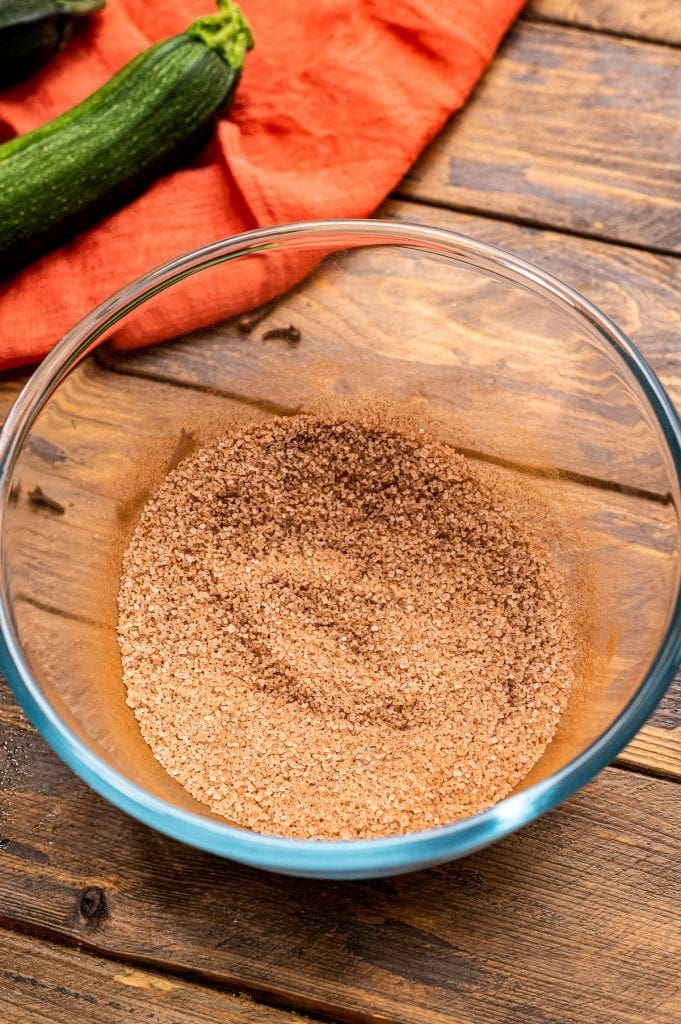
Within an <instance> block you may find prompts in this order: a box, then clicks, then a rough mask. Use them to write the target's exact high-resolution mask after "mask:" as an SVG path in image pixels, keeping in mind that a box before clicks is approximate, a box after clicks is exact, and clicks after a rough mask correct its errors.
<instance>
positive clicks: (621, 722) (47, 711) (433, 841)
mask: <svg viewBox="0 0 681 1024" xmlns="http://www.w3.org/2000/svg"><path fill="white" fill-rule="evenodd" d="M315 235H316V236H319V235H323V236H325V237H328V238H329V239H332V240H334V241H338V242H339V243H342V241H343V239H346V240H347V239H348V238H349V237H350V236H352V235H354V236H357V237H358V238H360V239H361V240H362V241H360V242H357V243H356V245H358V246H359V245H392V246H395V245H401V246H402V247H405V248H420V249H425V250H427V251H430V252H437V253H438V254H440V255H445V256H450V257H458V258H459V260H463V261H467V262H469V263H470V262H472V263H480V262H481V261H482V262H484V263H486V264H488V265H491V266H492V267H494V268H497V270H500V269H501V268H503V269H504V270H505V271H506V275H505V276H507V277H512V278H513V279H514V280H517V279H518V278H519V279H520V282H521V283H524V285H525V286H526V287H529V286H532V288H533V290H534V291H537V289H538V290H540V291H541V292H542V293H543V294H544V295H545V297H546V294H547V293H548V295H549V296H550V297H552V299H553V300H554V301H558V302H559V303H560V304H561V305H563V306H568V307H569V308H570V309H571V310H572V313H573V316H575V317H581V318H582V319H585V320H587V321H588V323H589V324H590V326H591V328H592V329H595V330H596V331H597V332H598V333H599V334H600V335H601V337H602V338H603V339H604V340H605V341H606V342H607V343H608V345H609V346H610V348H611V349H612V350H613V352H614V355H615V358H616V359H617V358H618V359H619V360H621V361H622V362H623V363H624V364H625V365H626V367H627V369H628V370H629V371H630V373H631V375H632V376H633V377H634V379H635V381H636V382H637V383H638V385H639V387H640V388H641V390H642V392H643V395H644V397H645V400H646V402H647V403H648V405H649V407H650V410H651V411H652V412H653V414H654V417H655V420H656V422H657V424H658V426H659V427H660V429H661V433H662V438H663V440H664V443H665V444H666V446H667V449H668V454H669V456H670V459H671V466H673V471H674V473H675V475H676V482H677V485H678V486H679V487H680V488H681V421H680V419H679V416H678V414H677V412H676V410H675V408H674V406H673V405H672V402H671V400H670V398H669V397H668V395H667V393H666V391H665V390H664V388H663V386H662V384H661V383H660V381H659V380H658V378H657V376H656V374H655V373H654V371H653V370H652V368H651V367H650V366H649V365H648V363H647V361H646V360H645V359H644V357H643V356H642V355H641V353H640V352H639V351H638V349H637V348H636V347H635V346H634V344H633V343H632V342H631V341H630V340H629V339H628V338H627V337H626V336H625V335H624V333H623V332H622V331H621V330H620V329H619V328H618V327H617V326H616V325H615V323H614V322H613V321H612V320H611V319H610V318H609V317H608V316H606V315H605V314H604V313H603V312H601V310H600V309H598V307H596V306H595V305H594V304H593V303H591V302H590V301H589V300H588V299H586V298H585V297H584V296H583V295H581V293H579V292H577V291H576V290H575V289H573V288H571V287H570V286H569V285H567V284H564V283H563V282H562V281H560V280H559V279H558V278H556V277H554V276H553V275H552V274H549V273H547V272H546V271H544V270H542V269H541V268H540V267H538V266H536V265H535V264H533V263H531V262H529V261H527V260H524V259H522V258H520V257H518V256H515V255H514V254H512V253H510V252H507V251H506V250H504V249H500V248H498V247H496V246H493V245H490V244H488V243H486V242H480V241H476V240H474V239H472V238H468V237H467V236H465V235H461V234H459V233H457V232H453V231H449V230H446V229H443V228H433V227H427V226H424V225H421V224H417V223H413V222H410V221H401V220H400V221H384V220H381V219H371V220H348V219H346V220H328V221H300V222H295V223H292V224H285V225H280V226H276V227H271V228H259V229H257V230H253V231H248V232H244V233H242V234H239V235H234V236H231V237H229V238H226V239H221V240H218V241H216V242H213V243H211V244H209V245H206V246H202V247H200V248H198V249H195V250H192V251H191V252H188V253H185V254H183V255H181V256H179V257H177V258H175V259H172V260H169V261H167V262H165V263H163V264H161V265H160V266H158V267H156V268H155V269H153V270H151V271H150V272H148V273H147V274H144V275H142V276H141V277H139V278H137V279H136V280H134V281H133V282H131V283H130V284H128V285H126V286H124V287H123V288H121V289H119V290H118V291H116V292H115V293H114V294H113V295H111V296H110V297H109V298H108V299H106V300H105V301H104V302H102V303H100V304H99V305H98V306H97V307H95V309H94V310H92V312H90V313H89V314H88V315H87V316H85V317H84V318H83V319H82V320H80V321H79V322H78V323H77V324H76V325H75V326H74V327H73V328H72V329H71V330H70V331H69V332H68V333H67V334H66V335H65V336H64V337H63V339H62V340H61V341H60V342H59V343H58V344H57V345H56V346H55V348H54V349H52V351H51V352H50V353H49V355H48V356H46V358H45V359H44V360H43V362H42V363H41V364H40V366H39V367H38V368H37V369H36V370H35V372H34V373H33V375H32V376H31V377H30V379H29V381H28V382H27V384H26V385H25V387H24V388H23V390H22V391H21V393H20V395H19V396H18V398H17V400H16V402H15V403H14V405H13V407H12V409H11V410H10V413H9V415H8V417H7V419H6V421H5V424H4V426H3V428H2V431H0V537H1V536H2V532H3V530H4V516H5V513H6V509H7V503H8V499H9V484H10V479H11V475H12V471H13V467H14V463H15V462H16V459H17V457H18V455H19V453H20V451H21V450H22V448H23V444H24V441H25V439H26V436H27V434H28V432H29V430H30V428H31V426H32V424H33V422H34V420H35V418H36V417H37V415H38V414H39V412H40V410H41V409H42V407H43V405H44V404H45V403H46V402H47V400H48V399H49V397H50V396H51V395H52V394H53V393H54V391H55V390H56V389H57V387H58V386H59V384H60V383H61V381H62V380H63V379H65V377H66V376H68V374H69V373H70V371H71V370H72V369H73V368H74V367H75V366H76V365H77V363H78V362H80V361H81V359H83V358H85V356H86V355H87V354H88V352H89V351H91V350H92V349H93V348H95V347H96V346H97V344H98V343H99V339H100V338H101V335H102V334H103V333H104V332H105V331H106V330H107V329H108V327H109V326H111V324H113V323H115V322H116V321H117V320H119V319H121V318H122V317H123V316H125V315H126V314H127V313H128V312H130V311H131V310H132V309H134V308H136V306H138V305H141V304H142V302H144V301H145V300H146V299H148V298H150V297H151V296H153V295H154V294H156V292H158V291H160V290H163V289H164V288H165V287H168V286H170V285H172V284H173V283H176V282H177V281H179V280H182V279H183V278H185V277H187V276H189V275H190V274H193V273H196V272H197V271H200V270H202V269H206V268H208V267H210V266H212V265H215V264H218V263H222V262H225V261H227V260H229V259H233V258H235V257H237V256H240V255H245V254H246V253H247V252H253V251H258V250H259V249H265V248H268V247H269V246H270V244H273V245H276V243H277V242H281V241H286V240H287V239H292V238H294V239H295V238H302V239H306V238H307V239H310V237H311V236H315ZM338 248H341V245H340V244H339V246H338ZM502 276H503V274H502ZM7 571H8V567H7V560H6V558H5V557H4V546H2V550H1V551H0V668H2V670H3V672H4V674H5V676H6V678H7V680H8V682H9V685H10V687H11V689H12V690H13V692H14V694H15V696H16V698H17V700H18V702H19V704H20V705H21V706H22V707H23V709H24V710H25V712H26V714H27V715H28V717H29V719H30V720H31V722H32V723H33V725H34V726H35V727H36V728H37V730H38V731H39V732H40V733H41V735H42V736H43V737H44V739H45V740H46V741H47V742H48V744H49V745H50V746H51V747H52V748H53V750H54V751H55V752H56V753H57V754H58V755H59V756H60V757H61V759H62V760H63V761H65V762H66V764H67V765H69V767H70V768H71V769H72V770H73V771H74V772H75V773H76V774H77V775H79V776H80V777H81V778H82V779H83V780H84V781H85V782H86V783H87V784H88V785H89V786H91V787H92V788H93V789H94V790H96V791H97V792H98V793H100V794H101V795H102V796H104V797H105V798H106V799H107V800H109V801H110V802H111V803H112V804H114V805H115V806H117V807H118V808H120V809H121V810H123V811H125V812H126V813H128V814H130V815H131V816H132V817H134V818H137V819H138V820H139V821H141V822H143V823H144V824H146V825H149V826H151V827H153V828H155V829H157V830H158V831H160V832H163V833H165V834H166V835H169V836H171V837H172V838H174V839H178V840H181V841H183V842H185V843H189V844H190V845H193V846H196V847H198V848H200V849H203V850H206V851H208V852H211V853H215V854H218V855H221V856H223V857H227V858H229V859H232V860H237V861H241V862H243V863H247V864H250V865H253V866H257V867H261V868H267V869H269V870H273V871H278V872H282V873H288V874H300V875H308V876H314V877H320V878H360V877H371V876H379V875H386V874H394V873H398V872H400V871H410V870H416V869H418V868H422V867H427V866H429V865H433V864H436V863H440V862H443V861H446V860H451V859H454V858H458V857H462V856H465V855H467V854H469V853H472V852H474V851H475V850H477V849H480V848H481V847H483V846H486V845H488V844H489V843H491V842H493V841H495V840H497V839H500V838H502V837H503V836H506V835H508V834H509V833H511V832H513V831H515V830H516V829H518V828H520V827H521V826H522V825H525V824H527V823H528V822H530V821H532V820H533V819H535V818H536V817H538V816H539V815H540V814H542V813H543V812H544V811H547V810H549V809H550V808H552V807H554V806H555V805H556V804H558V803H559V802H561V801H562V800H564V799H565V798H567V797H568V796H570V795H572V794H573V793H574V792H575V791H576V790H577V789H579V788H580V787H581V786H582V785H584V784H585V783H586V782H587V781H589V779H591V778H592V777H593V776H594V775H595V774H596V773H597V772H598V771H600V769H601V768H603V767H605V766H606V765H607V764H609V763H610V761H612V759H613V758H614V757H615V756H616V754H617V753H618V752H619V751H620V750H621V749H622V748H623V747H624V746H625V745H626V744H627V743H628V742H629V741H630V740H631V739H632V738H633V736H634V735H635V734H636V732H637V731H638V730H639V728H640V727H641V725H642V724H643V723H644V721H645V720H646V719H647V718H648V716H649V715H650V714H651V712H652V711H653V709H654V707H655V706H656V704H657V703H658V701H659V700H660V699H661V697H662V696H663V694H664V692H665V691H666V689H667V688H668V686H669V685H670V683H671V681H672V679H673V677H674V674H675V671H676V669H677V667H678V665H679V663H680V662H681V582H680V581H679V580H678V579H677V584H676V594H675V599H674V606H673V610H672V612H671V615H670V617H669V622H668V625H667V629H666V631H665V634H664V636H663V638H662V640H661V642H660V645H659V648H658V650H657V653H656V655H655V657H654V658H653V661H652V663H651V665H650V667H649V669H648V671H647V673H646V674H645V676H644V678H643V679H642V680H641V683H640V685H639V687H638V688H637V690H636V692H635V693H634V694H633V696H632V697H631V699H630V700H629V702H628V703H627V705H626V706H625V707H624V708H623V709H622V710H621V711H620V713H619V714H618V715H617V717H616V718H615V719H614V720H613V721H612V722H611V723H610V725H609V726H608V727H607V728H606V729H605V730H604V731H603V732H602V733H601V734H600V735H599V736H598V737H597V738H596V739H595V740H594V741H593V742H592V743H591V744H590V746H589V747H587V749H586V750H584V751H582V752H581V753H580V754H579V755H578V756H577V757H575V758H573V759H572V760H571V761H569V762H568V763H567V764H565V765H563V766H562V767H561V768H559V769H558V770H557V771H556V772H554V773H553V774H551V775H549V776H548V777H547V778H545V779H542V780H540V781H539V782H536V783H534V784H533V785H531V786H530V787H528V788H527V789H525V790H523V791H521V792H519V793H515V794H512V795H511V796H508V797H506V798H505V799H503V800H501V801H499V803H497V804H494V805H493V806H492V807H490V808H488V809H487V810H485V811H482V812H480V813H479V814H476V815H473V816H471V817H468V818H464V819H461V820H459V821H455V822H452V823H450V824H447V825H442V826H438V827H437V828H433V829H427V830H422V831H417V832H409V833H406V834H403V835H399V836H388V837H384V838H378V839H351V840H310V839H289V838H285V837H282V836H273V835H268V834H266V833H259V832H252V831H250V830H247V829H242V828H239V827H237V826H234V825H230V824H228V823H227V822H224V823H223V822H220V821H218V820H216V819H213V818H207V817H203V816H201V815H199V814H195V813H193V812H190V811H185V810H182V809H181V808H178V807H175V806H174V805H173V804H171V803H169V802H167V801H165V800H163V799H162V798H160V797H157V796H154V795H152V794H151V793H149V792H147V790H145V789H143V788H142V787H141V786H138V785H137V784H136V783H133V782H131V781H130V780H129V779H128V778H126V777H125V776H123V775H122V774H120V773H119V772H117V771H116V770H114V769H113V768H111V767H110V766H109V765H107V764H106V762H104V761H103V760H102V759H101V758H99V757H98V756H97V755H96V754H94V753H92V751H90V750H89V749H88V748H87V746H86V745H85V744H84V743H83V742H82V741H81V740H79V739H78V738H77V737H76V736H75V735H74V734H73V733H72V732H71V730H70V729H69V728H68V727H67V726H66V725H65V723H64V722H63V721H62V719H61V718H60V716H59V715H58V714H57V712H56V711H55V710H54V709H53V707H52V706H51V704H50V703H49V701H48V700H47V699H46V698H45V696H44V695H43V693H42V691H41V689H40V686H39V684H38V682H37V680H36V679H34V678H33V676H32V674H31V672H30V669H29V667H28V665H27V663H26V660H25V659H24V656H23V652H22V648H21V642H20V639H19V635H18V630H17V628H16V623H15V620H14V615H13V611H12V607H11V601H10V598H9V593H10V592H9V586H8V578H7Z"/></svg>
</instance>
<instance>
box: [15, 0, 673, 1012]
mask: <svg viewBox="0 0 681 1024" xmlns="http://www.w3.org/2000/svg"><path fill="white" fill-rule="evenodd" d="M679 43H681V17H680V11H679V6H678V4H677V3H669V2H662V0H654V2H651V3H644V2H643V0H622V2H620V3H615V2H614V0H532V2H531V3H530V5H529V7H528V8H527V10H526V11H525V13H524V15H523V17H522V18H521V19H520V21H519V22H518V24H517V26H516V27H515V28H514V30H513V31H512V33H511V34H510V36H509V38H508V39H507V41H506V42H505V44H504V46H503V48H502V51H501V54H500V57H499V59H498V60H497V61H496V62H495V64H494V65H493V66H492V68H491V69H490V71H489V72H488V74H487V75H486V77H485V79H484V81H483V82H482V83H481V85H480V87H479V89H478V90H477V91H476V94H475V95H474V97H473V99H472V101H471V103H470V104H469V105H468V107H467V108H466V109H465V111H464V112H462V114H460V115H459V116H458V117H455V118H454V119H453V120H452V122H451V123H450V124H449V125H448V126H447V127H446V128H445V130H444V131H443V133H442V134H441V135H440V137H439V138H438V139H437V140H436V141H435V143H434V144H433V145H432V147H431V148H430V149H429V150H428V152H427V153H426V154H425V155H424V156H423V157H422V158H421V160H420V161H418V162H417V164H416V166H415V167H414V169H413V170H412V172H411V173H410V174H409V175H408V176H407V177H406V179H405V181H404V182H403V183H402V185H401V186H400V189H399V190H398V192H399V195H400V196H401V200H393V201H392V202H391V203H389V204H388V205H387V206H386V208H385V209H384V210H383V211H382V212H383V213H384V214H385V215H387V216H390V217H397V218H405V219H409V220H421V221H424V222H427V223H431V224H436V225H439V226H442V227H449V228H452V229H453V230H458V231H462V232H464V233H466V234H471V235H473V236H476V237H479V238H481V239H484V240H487V241H490V242H493V243H494V244H497V245H501V246H503V247H505V248H508V249H510V250H512V251H514V252H517V253H518V254H520V255H522V256H525V257H526V258H528V259H531V260H534V261H535V262H537V263H539V264H540V265H542V266H544V267H546V268H547V269H548V270H550V271H552V272H553V273H555V274H557V275H558V276H559V277H561V278H563V279H564V280H566V281H568V282H569V283H571V284H573V285H575V286H576V287H577V288H579V289H580V290H582V291H584V292H585V293H587V294H588V295H589V296H590V297H591V298H593V299H594V300H595V301H596V302H597V303H598V304H599V305H600V306H601V307H602V308H603V309H605V310H606V312H608V313H610V314H611V315H612V316H613V317H614V319H615V320H616V321H617V322H618V323H619V324H620V325H621V326H622V327H623V328H624V330H625V331H627V333H628V334H629V335H630V336H631V337H632V338H633V340H634V341H635V342H636V343H637V344H638V345H639V347H640V348H641V350H642V351H643V352H644V354H645V355H646V357H647V358H648V359H649V361H650V362H651V364H652V365H653V367H654V368H655V369H656V371H657V372H658V374H659V376H660V377H661V379H662V380H663V382H664V383H665V385H666V386H667V388H668V389H669V392H670V394H671V395H672V397H673V398H674V400H675V401H676V402H677V403H681V343H680V342H679V337H680V333H679V332H680V321H679V301H678V296H679V292H680V285H681V260H680V259H679V257H678V256H677V255H676V254H678V253H679V252H681V244H680V242H679V239H681V177H680V176H679V167H680V166H681V128H680V125H681V116H680V115H681V50H679V49H678V44H679ZM405 199H407V200H408V201H405ZM154 358H155V357H154V356H150V357H149V361H148V363H147V371H145V372H149V373H154V374H156V375H158V373H159V372H161V373H168V372H169V371H168V369H167V367H168V364H167V363H166V364H165V369H163V367H159V366H158V365H156V366H154V364H153V360H154ZM139 367H140V364H139V363H138V364H137V366H136V368H135V373H139V372H140V369H139ZM131 369H132V367H128V369H127V370H126V367H125V363H124V361H119V362H118V365H117V367H116V370H117V372H121V371H122V372H124V373H125V372H128V373H129V372H130V370H131ZM189 372H191V367H190V366H188V364H187V363H186V361H185V363H184V364H181V361H180V362H179V363H178V361H177V360H176V361H175V362H174V364H173V368H172V371H170V376H171V377H174V378H175V379H178V378H179V379H184V378H183V375H184V377H185V378H186V375H187V373H189ZM21 382H22V378H21V376H19V375H15V376H14V377H12V378H9V379H6V380H3V381H0V417H1V416H2V415H4V413H5V412H6V410H7V408H8V407H9V404H10V403H11V401H12V400H13V398H14V396H15V395H16V393H17V392H18V389H19V387H20V385H21ZM169 383H170V380H169ZM126 386H129V388H130V389H131V391H130V393H131V394H132V393H136V392H135V389H136V388H138V387H139V389H140V392H139V393H140V394H142V390H141V389H142V386H143V381H142V380H141V379H139V378H138V382H137V384H136V383H135V380H134V379H133V378H132V377H130V379H129V384H126ZM162 412H163V411H162V410H160V411H159V412H158V415H162ZM91 429H96V426H95V425H92V428H91ZM43 461H44V463H45V465H44V472H45V479H46V480H48V481H49V480H51V479H54V481H55V484H56V485H57V486H58V481H59V473H58V469H59V467H58V466H57V472H54V473H53V476H50V473H51V472H52V470H51V468H50V464H49V459H46V460H43ZM76 471H77V472H80V473H81V474H82V481H81V483H82V485H83V493H86V491H87V488H86V486H85V485H86V484H87V473H88V467H87V465H81V466H80V467H79V469H78V468H77V470H76ZM114 480H115V476H114V474H113V472H111V473H109V474H108V475H107V473H105V474H104V476H102V477H101V479H100V485H101V486H100V488H99V492H97V491H96V490H95V492H91V493H90V494H89V497H87V499H84V501H85V504H84V506H83V509H84V513H85V514H87V510H88V508H90V509H94V508H95V507H96V503H97V501H106V500H115V494H114V493H113V490H114V489H113V482H114ZM75 482H76V484H78V480H76V481H75ZM107 488H108V490H107ZM629 500H630V501H631V503H632V509H633V508H634V507H635V499H633V498H632V499H629ZM87 502H90V503H91V504H87ZM633 514H634V513H633V512H632V511H628V512H627V515H629V516H631V515H633ZM38 555H40V551H38ZM40 557H42V556H40ZM37 561H38V562H39V561H40V558H38V559H37ZM46 614H51V613H49V612H46ZM617 765H618V766H619V767H613V768H610V769H607V770H606V771H604V772H603V773H602V774H601V775H600V776H599V777H598V779H597V780H595V781H594V782H593V783H591V784H590V785H589V786H587V787H586V788H585V789H584V790H582V791H581V792H580V793H579V794H577V795H576V796H575V797H573V798H572V799H571V800H569V801H568V802H567V803H566V804H564V805H563V806H562V807H560V808H558V809H556V810H555V811H553V812H552V813H550V814H548V815H546V816H545V817H543V818H542V819H540V820H539V821H538V822H536V823H535V824H533V825H531V826H530V827H528V828H526V829H524V830H523V831H522V832H521V833H519V834H518V835H517V836H513V837H510V838H509V839H507V840H505V841H504V842H502V843H500V844H497V845H496V846H495V847H492V848H491V849H488V850H486V851H483V852H481V853H479V854H477V855H475V856H473V857H469V858H467V859H466V860H465V861H462V862H459V863H457V864H451V865H447V866H445V867H441V868H438V869H435V870H432V871H429V872H425V873H421V874H417V875H412V876H405V877H402V878H399V879H390V880H386V881H376V882H365V883H311V882H305V881H302V880H290V879H282V878H277V877H275V876H271V875H266V874H264V873H260V872H256V871H252V870H248V869H245V868H241V867H238V866H236V865H233V864H229V863H227V862H224V861H220V860H218V859H216V858H213V857H210V856H208V855H204V854H202V853H199V852H197V851H195V850H192V849H189V848H187V847H183V846H181V845H179V844H177V843H174V842H171V841H170V840H167V839H165V838H163V837H161V836H160V835H157V834H156V833H153V832H151V831H150V830H148V829H146V828H144V827H142V826H140V825H138V824H137V823H135V822H133V821H132V820H131V819H129V818H127V817H125V816H124V815H122V814H120V813H119V812H117V811H115V810H114V809H113V808H112V807H110V806H109V805H107V804H106V803H105V802H104V801H103V800H101V799H100V798H99V797H98V796H97V795H96V794H94V793H92V792H91V791H90V790H89V789H87V788H86V787H85V786H84V785H83V784H82V783H80V782H79V781H78V780H77V779H76V778H75V777H74V776H73V775H72V774H71V773H70V772H69V771H68V769H66V768H65V767H64V766H63V765H61V764H60V763H59V762H58V761H57V759H56V758H55V756H54V755H53V754H52V753H51V752H50V751H49V749H48V748H47V747H46V746H45V744H44V743H43V741H42V740H41V739H40V737H39V736H38V735H37V734H36V733H35V731H34V730H33V729H32V727H31V726H30V725H29V724H28V722H27V721H26V719H25V717H24V716H23V713H22V712H21V711H20V709H19V708H18V707H17V706H16V704H15V703H14V701H13V698H12V697H11V695H10V693H9V691H8V689H7V688H6V686H5V684H4V683H2V682H1V681H0V1019H2V1020H3V1021H5V1020H6V1021H8V1024H34V1022H38V1021H42V1020H46V1021H51V1022H55V1024H60V1022H61V1021H67V1020H77V1021H83V1022H86V1024H89V1022H92V1024H94V1022H98V1024H99V1022H104V1024H108V1022H111V1024H118V1021H123V1020H152V1021H158V1022H168V1024H171V1022H172V1024H175V1022H177V1024H185V1022H187V1024H189V1022H192V1024H193V1022H194V1021H197V1022H198V1021H204V1020H205V1021H206V1022H207V1021H222V1020H225V1021H235V1022H239V1021H254V1022H255V1021H263V1022H265V1021H272V1022H273V1024H274V1022H275V1021H281V1022H282V1024H284V1022H285V1021H287V1020H293V1019H295V1014H296V1013H297V1012H298V1013H302V1014H304V1015H306V1016H311V1017H313V1018H315V1019H320V1020H339V1021H347V1022H348V1024H358V1022H366V1024H369V1022H371V1024H388V1022H389V1021H395V1022H397V1021H400V1022H414V1024H435V1022H440V1021H442V1022H443V1024H444V1022H445V1021H447V1022H453V1024H474V1022H475V1024H478V1022H479V1021H482V1020H485V1021H489V1022H490V1024H511V1022H513V1024H581V1022H584V1024H586V1022H589V1024H619V1022H623V1024H624V1022H626V1024H672V1022H674V1024H676V1022H677V1021H678V1020H679V1019H681V995H680V987H679V977H680V976H681V929H680V927H679V918H680V916H681V913H680V912H681V885H680V882H679V872H678V863H679V852H680V851H679V829H678V819H679V811H678V808H679V793H680V792H681V791H680V790H679V781H675V780H679V779H681V681H680V680H678V679H677V682H676V683H675V685H674V686H673V687H672V688H671V689H670V691H669V692H668V694H667V696H666V697H665V699H664V700H663V702H662V703H661V705H660V707H659V708H658V709H657V711H656V712H655V714H654V715H653V717H652V718H651V720H650V722H649V723H648V724H647V725H646V726H645V727H644V728H643V729H642V730H641V732H640V733H639V735H638V736H637V737H636V738H635V740H634V741H633V742H632V743H631V744H630V746H629V747H628V748H627V749H626V750H625V751H623V752H622V754H621V755H620V757H619V758H618V761H617ZM625 769H626V770H625ZM244 997H248V998H244Z"/></svg>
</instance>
